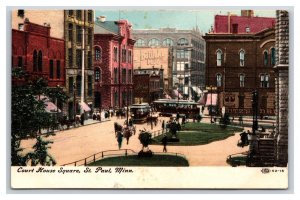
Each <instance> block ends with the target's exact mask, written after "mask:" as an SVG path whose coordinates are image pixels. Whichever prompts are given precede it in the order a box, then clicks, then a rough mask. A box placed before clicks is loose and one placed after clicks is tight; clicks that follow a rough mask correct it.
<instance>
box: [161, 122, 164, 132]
mask: <svg viewBox="0 0 300 200" xmlns="http://www.w3.org/2000/svg"><path fill="white" fill-rule="evenodd" d="M161 128H162V131H163V132H164V130H165V120H163V121H162V124H161Z"/></svg>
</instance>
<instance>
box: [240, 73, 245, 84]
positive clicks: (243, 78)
mask: <svg viewBox="0 0 300 200" xmlns="http://www.w3.org/2000/svg"><path fill="white" fill-rule="evenodd" d="M240 87H245V75H244V74H240Z"/></svg>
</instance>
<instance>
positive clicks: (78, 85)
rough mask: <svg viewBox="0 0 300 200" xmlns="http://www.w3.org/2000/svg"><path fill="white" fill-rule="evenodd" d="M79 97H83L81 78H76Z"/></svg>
mask: <svg viewBox="0 0 300 200" xmlns="http://www.w3.org/2000/svg"><path fill="white" fill-rule="evenodd" d="M76 90H77V96H81V76H77V77H76Z"/></svg>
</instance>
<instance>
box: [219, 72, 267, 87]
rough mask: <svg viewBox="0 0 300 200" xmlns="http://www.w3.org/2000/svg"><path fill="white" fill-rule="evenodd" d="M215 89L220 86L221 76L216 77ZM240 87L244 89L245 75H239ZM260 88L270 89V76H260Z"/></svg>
mask: <svg viewBox="0 0 300 200" xmlns="http://www.w3.org/2000/svg"><path fill="white" fill-rule="evenodd" d="M216 81H217V87H221V86H222V75H221V74H217V75H216ZM239 82H240V87H245V74H240V75H239ZM260 87H261V88H269V87H270V75H269V74H261V75H260Z"/></svg>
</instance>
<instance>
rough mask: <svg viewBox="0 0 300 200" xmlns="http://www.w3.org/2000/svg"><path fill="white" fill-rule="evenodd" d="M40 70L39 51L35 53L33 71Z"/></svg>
mask: <svg viewBox="0 0 300 200" xmlns="http://www.w3.org/2000/svg"><path fill="white" fill-rule="evenodd" d="M37 70H38V55H37V51H36V50H34V51H33V71H34V72H36V71H37Z"/></svg>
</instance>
